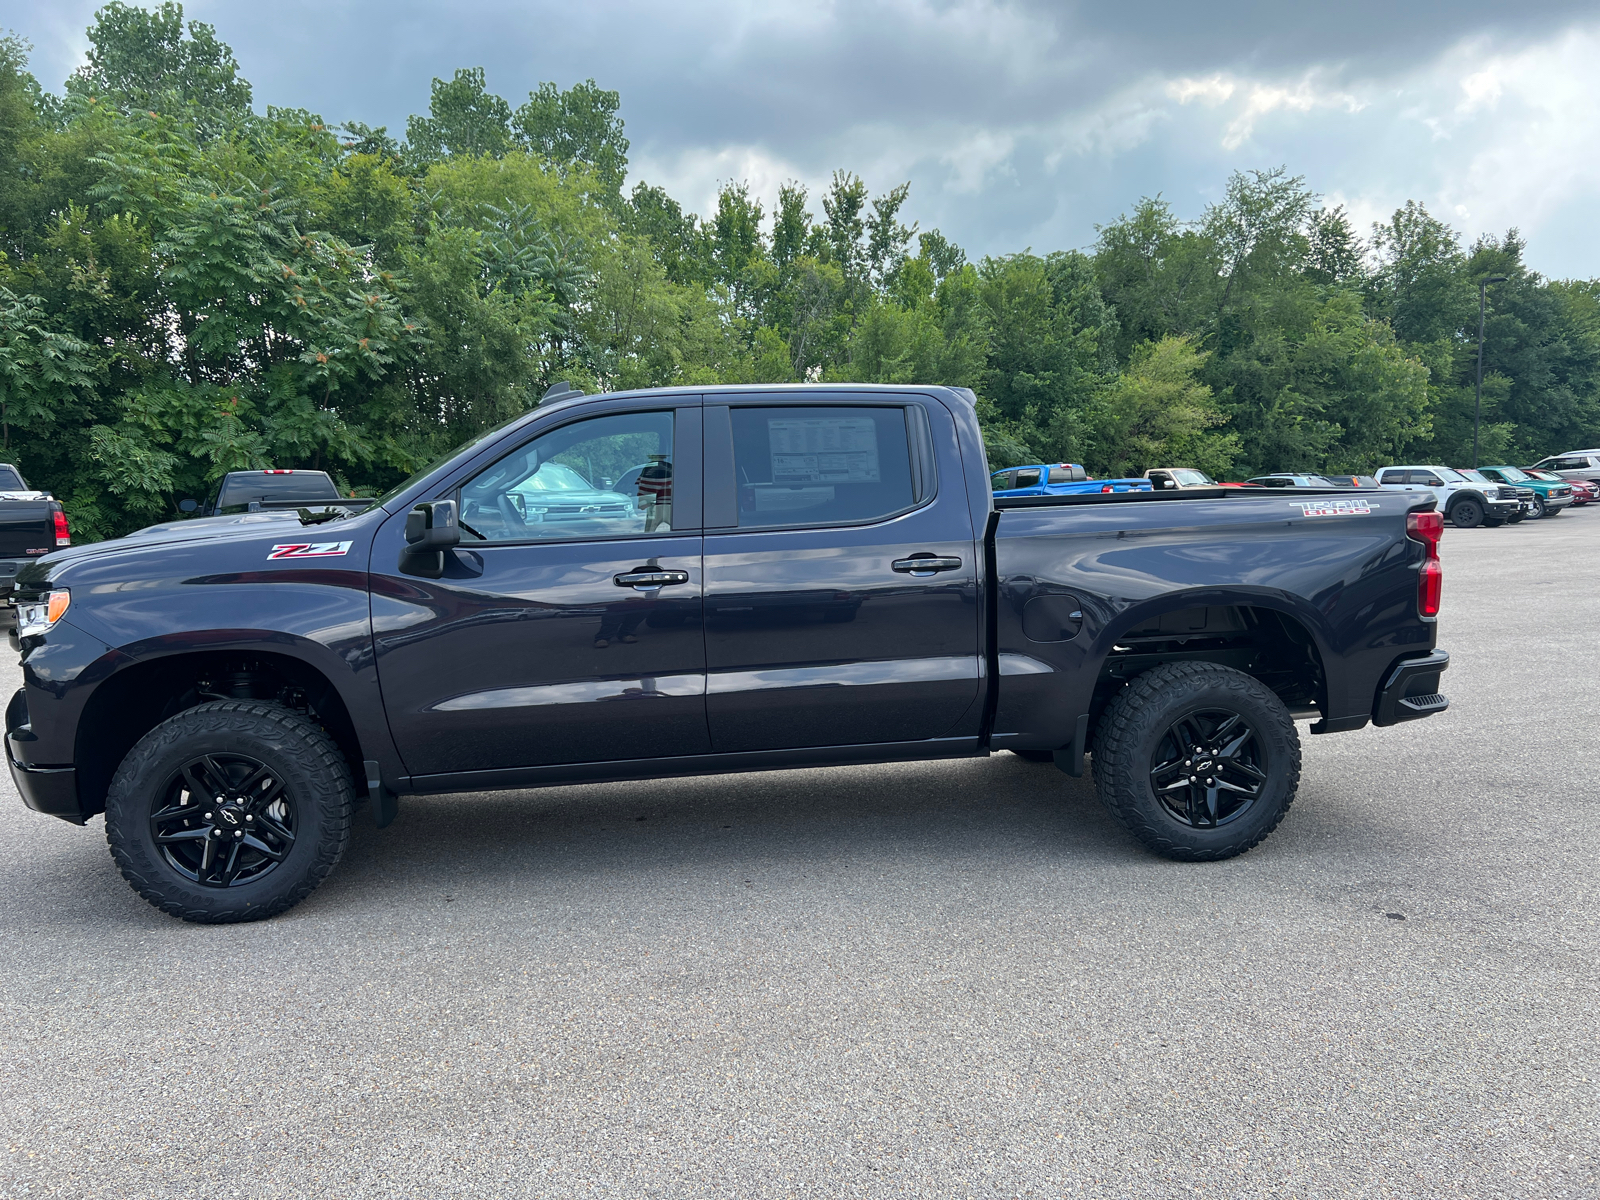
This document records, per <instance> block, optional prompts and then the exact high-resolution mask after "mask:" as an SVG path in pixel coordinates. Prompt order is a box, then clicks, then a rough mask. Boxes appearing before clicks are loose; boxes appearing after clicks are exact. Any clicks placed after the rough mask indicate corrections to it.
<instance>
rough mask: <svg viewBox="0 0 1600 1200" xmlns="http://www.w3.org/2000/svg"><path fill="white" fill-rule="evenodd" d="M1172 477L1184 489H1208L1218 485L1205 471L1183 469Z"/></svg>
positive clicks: (1175, 472)
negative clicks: (1210, 486)
mask: <svg viewBox="0 0 1600 1200" xmlns="http://www.w3.org/2000/svg"><path fill="white" fill-rule="evenodd" d="M1172 477H1173V478H1174V479H1176V480H1177V481H1178V482H1179V483H1180V484H1182V485H1183V486H1184V487H1207V486H1209V485H1211V484H1214V483H1216V480H1214V479H1212V478H1211V476H1209V475H1207V474H1206V473H1205V472H1204V471H1189V470H1184V469H1182V468H1180V469H1178V470H1176V471H1174V472H1173V473H1172Z"/></svg>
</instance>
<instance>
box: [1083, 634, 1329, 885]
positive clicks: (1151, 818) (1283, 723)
mask: <svg viewBox="0 0 1600 1200" xmlns="http://www.w3.org/2000/svg"><path fill="white" fill-rule="evenodd" d="M1093 765H1094V778H1095V784H1096V786H1097V787H1098V789H1099V791H1100V798H1101V800H1102V801H1103V802H1104V803H1105V805H1106V807H1108V808H1109V809H1110V810H1111V811H1112V812H1113V813H1115V814H1116V815H1117V817H1118V818H1120V819H1121V820H1122V822H1123V824H1125V825H1127V827H1128V829H1129V830H1130V831H1131V832H1132V833H1133V835H1134V836H1135V837H1137V838H1138V839H1139V840H1140V841H1141V842H1143V843H1144V844H1145V846H1146V847H1148V848H1149V849H1151V850H1153V851H1155V852H1156V853H1157V854H1160V855H1163V856H1165V857H1167V858H1174V859H1179V860H1181V861H1184V862H1211V861H1215V860H1217V859H1223V858H1232V857H1233V856H1234V855H1236V854H1243V853H1244V852H1245V851H1246V850H1248V849H1250V848H1251V847H1252V846H1254V845H1256V844H1257V843H1258V842H1260V841H1261V840H1262V839H1263V838H1265V837H1266V836H1267V834H1269V833H1271V832H1272V831H1273V829H1275V828H1276V827H1277V824H1278V822H1279V821H1281V820H1283V816H1284V814H1285V813H1287V812H1288V811H1289V805H1290V804H1292V803H1293V802H1294V796H1295V790H1296V789H1297V788H1298V787H1299V784H1300V738H1299V735H1298V734H1297V733H1296V732H1295V727H1294V720H1293V718H1291V717H1290V715H1289V710H1288V709H1287V708H1286V707H1284V703H1283V701H1282V700H1280V699H1278V697H1277V696H1276V695H1275V694H1274V693H1273V692H1272V691H1271V690H1270V689H1268V688H1267V687H1266V686H1264V685H1263V684H1262V683H1261V682H1260V681H1259V680H1256V679H1253V678H1251V677H1250V676H1249V675H1246V674H1244V672H1242V671H1236V670H1234V669H1233V668H1231V667H1223V666H1218V665H1217V664H1215V663H1204V662H1176V663H1167V664H1165V665H1163V666H1159V667H1156V668H1154V669H1153V670H1150V671H1146V672H1145V673H1144V674H1142V675H1140V676H1138V677H1136V678H1135V679H1134V680H1133V681H1132V682H1131V683H1130V684H1129V685H1128V686H1127V687H1126V688H1125V689H1123V691H1122V693H1121V694H1120V695H1119V696H1118V697H1117V698H1116V699H1115V700H1114V701H1112V703H1111V705H1110V706H1109V707H1108V708H1107V709H1106V712H1105V715H1104V716H1103V717H1102V718H1101V721H1100V727H1099V730H1098V731H1097V736H1096V739H1095V744H1094V757H1093Z"/></svg>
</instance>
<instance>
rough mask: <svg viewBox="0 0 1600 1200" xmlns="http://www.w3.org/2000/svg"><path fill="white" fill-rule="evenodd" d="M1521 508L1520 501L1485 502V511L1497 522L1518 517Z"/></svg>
mask: <svg viewBox="0 0 1600 1200" xmlns="http://www.w3.org/2000/svg"><path fill="white" fill-rule="evenodd" d="M1521 507H1522V502H1521V501H1520V500H1485V501H1484V502H1483V511H1484V512H1486V513H1488V514H1489V516H1491V517H1493V518H1495V519H1496V520H1503V519H1504V518H1506V517H1514V516H1516V515H1517V510H1518V509H1520V508H1521Z"/></svg>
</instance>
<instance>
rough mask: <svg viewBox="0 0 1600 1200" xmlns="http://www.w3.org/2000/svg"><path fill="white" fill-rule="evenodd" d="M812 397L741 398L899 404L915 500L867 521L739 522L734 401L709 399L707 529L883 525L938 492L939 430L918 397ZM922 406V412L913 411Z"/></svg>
mask: <svg viewBox="0 0 1600 1200" xmlns="http://www.w3.org/2000/svg"><path fill="white" fill-rule="evenodd" d="M741 399H742V398H741ZM807 399H809V397H796V396H789V395H785V396H781V397H777V396H775V397H773V398H772V401H775V402H771V401H769V402H766V403H763V402H761V401H759V400H758V401H757V402H756V403H748V402H741V403H740V404H739V405H738V407H740V408H741V409H745V408H749V409H761V408H771V409H778V408H845V409H893V410H897V411H899V412H900V413H901V414H902V420H903V421H904V422H905V426H906V436H907V439H908V440H907V446H906V450H907V454H908V457H909V458H910V465H911V477H912V484H913V497H912V502H911V503H910V504H909V505H907V506H905V507H904V508H899V509H896V510H894V511H893V512H887V513H883V514H882V515H880V516H875V517H870V518H868V519H866V520H861V521H809V522H807V521H796V522H795V523H793V524H785V525H751V526H741V525H740V524H739V508H738V505H739V491H738V482H737V475H736V470H735V466H734V451H733V411H732V410H733V406H732V405H729V404H707V405H705V406H704V407H703V408H702V409H701V410H700V411H701V414H702V419H703V421H704V425H703V427H702V428H703V433H702V444H703V445H704V448H705V457H704V467H703V472H704V475H703V477H704V479H705V491H704V499H703V504H704V506H705V510H704V511H705V518H704V522H703V524H704V529H705V532H707V533H710V532H712V531H714V530H715V531H721V532H728V533H732V532H736V531H743V532H746V533H778V532H781V531H783V530H794V529H829V528H835V529H846V528H858V527H862V526H868V525H880V524H882V523H884V522H886V521H893V520H896V519H897V518H899V517H903V516H905V515H906V514H907V513H910V512H915V511H916V510H917V509H919V508H925V507H926V506H927V505H928V504H929V503H931V502H932V501H933V499H934V497H935V495H936V494H937V485H938V477H937V473H936V472H937V468H936V467H935V466H934V462H935V458H934V455H935V451H934V448H933V433H932V430H931V428H929V427H928V425H927V412H926V410H924V409H923V408H922V406H921V405H920V404H918V403H917V402H916V401H914V400H912V399H910V398H909V397H908V398H905V399H888V400H885V401H879V402H851V401H849V400H842V399H841V400H833V399H831V398H830V399H828V400H820V401H813V402H812V403H809V404H807V403H803V401H804V400H807ZM913 412H916V413H917V416H915V417H914V416H912V413H913ZM914 422H915V423H917V424H920V425H921V429H920V431H919V432H920V433H921V435H922V440H921V453H922V454H923V456H924V466H923V476H922V478H923V481H924V486H925V487H926V488H927V494H926V496H925V497H923V498H918V497H917V495H916V492H915V487H916V480H917V463H916V459H917V453H918V451H917V450H916V449H915V448H914V447H916V446H917V443H918V439H917V432H914V431H913V423H914Z"/></svg>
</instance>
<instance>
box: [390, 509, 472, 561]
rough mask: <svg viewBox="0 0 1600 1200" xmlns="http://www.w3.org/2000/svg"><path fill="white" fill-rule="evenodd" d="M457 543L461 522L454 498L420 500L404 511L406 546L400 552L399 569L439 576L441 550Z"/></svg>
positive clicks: (442, 553) (442, 551) (442, 555)
mask: <svg viewBox="0 0 1600 1200" xmlns="http://www.w3.org/2000/svg"><path fill="white" fill-rule="evenodd" d="M460 543H461V522H460V520H459V519H458V518H457V516H456V502H455V501H454V500H433V501H430V502H428V503H425V504H419V505H417V506H416V507H415V508H413V509H412V510H411V511H410V512H408V513H407V514H406V548H405V549H404V550H403V551H401V553H400V570H401V571H403V572H404V573H405V574H407V575H421V576H423V577H424V578H427V579H438V578H440V577H441V576H442V575H443V574H444V552H445V551H446V550H449V549H452V548H453V547H455V546H458V545H460Z"/></svg>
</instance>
